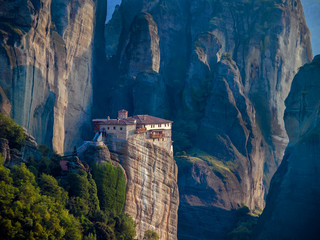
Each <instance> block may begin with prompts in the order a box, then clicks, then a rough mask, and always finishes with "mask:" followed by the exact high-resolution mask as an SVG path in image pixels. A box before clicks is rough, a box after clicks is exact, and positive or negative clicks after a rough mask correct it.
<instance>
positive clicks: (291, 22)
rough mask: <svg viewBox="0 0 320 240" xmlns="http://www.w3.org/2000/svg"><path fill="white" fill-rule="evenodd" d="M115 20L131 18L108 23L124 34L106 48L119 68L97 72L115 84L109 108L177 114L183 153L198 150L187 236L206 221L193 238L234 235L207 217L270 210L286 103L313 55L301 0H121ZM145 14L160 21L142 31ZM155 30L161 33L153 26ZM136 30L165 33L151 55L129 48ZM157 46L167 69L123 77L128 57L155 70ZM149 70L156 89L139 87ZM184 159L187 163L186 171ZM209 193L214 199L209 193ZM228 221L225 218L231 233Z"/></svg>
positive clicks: (184, 226)
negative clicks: (207, 194) (268, 199)
mask: <svg viewBox="0 0 320 240" xmlns="http://www.w3.org/2000/svg"><path fill="white" fill-rule="evenodd" d="M114 16H115V18H118V19H119V18H121V17H120V16H122V18H121V20H122V21H121V24H118V25H116V22H115V21H113V19H111V21H110V22H109V23H108V25H107V26H106V29H116V28H115V26H118V27H119V28H120V30H119V29H118V30H117V32H115V31H113V32H112V34H114V36H115V38H114V39H117V40H116V41H110V39H109V40H108V42H107V44H106V53H105V59H106V69H113V72H114V73H113V74H111V75H110V76H109V77H105V76H106V73H104V74H102V73H100V74H101V76H100V77H99V75H97V78H96V80H97V82H99V88H108V87H110V86H112V88H113V89H114V92H113V93H110V94H106V95H105V96H104V98H103V99H104V100H103V101H108V102H109V103H110V104H109V105H108V106H106V107H105V109H106V110H105V112H108V113H112V114H115V113H116V111H117V110H118V109H119V108H126V109H128V110H129V112H131V113H136V114H140V113H144V112H149V113H151V114H153V115H156V116H160V117H167V116H170V118H171V119H173V120H175V126H174V133H173V139H174V141H175V146H176V151H178V152H182V151H187V155H188V154H189V155H191V156H189V157H187V156H183V157H182V158H181V159H184V160H185V161H186V162H189V163H190V164H187V166H188V167H189V169H188V168H186V169H185V171H182V172H180V175H179V187H180V188H181V191H180V199H181V204H180V210H179V214H180V218H179V232H180V237H182V238H183V239H187V236H186V235H187V234H184V232H187V231H188V229H193V225H194V223H195V222H201V223H203V224H202V227H201V228H198V229H199V231H197V229H195V230H194V231H191V232H190V231H189V234H188V235H189V236H188V237H189V238H190V239H192V238H195V237H198V236H202V239H209V238H213V237H217V239H221V238H224V237H225V234H226V231H224V230H221V231H217V230H215V229H213V227H212V225H211V223H209V221H203V219H210V218H211V219H213V218H215V217H216V218H218V216H219V214H222V215H223V216H228V218H226V219H230V221H229V222H232V219H233V216H232V215H233V213H232V209H234V208H237V207H238V206H240V204H241V203H242V202H243V203H245V204H246V205H248V206H249V207H250V209H252V210H253V209H257V208H260V209H262V208H263V207H264V196H265V192H267V191H268V187H269V183H270V179H271V177H272V175H273V174H274V172H275V170H276V169H277V167H278V166H279V164H280V162H281V160H282V157H283V154H284V150H285V147H286V145H287V143H288V137H287V134H286V131H285V127H284V122H283V114H284V109H285V107H284V100H285V98H286V97H287V95H288V93H289V89H290V87H291V82H292V79H293V76H294V75H295V74H296V72H297V70H298V68H299V67H300V66H301V65H303V64H304V63H306V62H309V61H310V60H311V57H312V51H311V45H310V33H309V30H308V28H307V26H306V23H305V19H304V13H303V9H302V5H301V2H300V1H278V0H274V1H219V0H213V1H208V0H199V1H182V0H181V1H179V0H178V1H173V0H166V1H157V0H153V1H144V0H135V1H122V4H121V6H120V7H119V8H118V9H117V10H116V12H115V14H114ZM139 16H140V17H141V16H145V19H146V18H150V16H151V17H152V19H153V21H146V20H144V23H145V24H146V23H147V22H148V25H149V27H143V25H142V23H139V24H140V27H137V26H136V25H137V18H138V17H139ZM146 16H148V17H146ZM117 23H118V22H117ZM156 27H157V34H156V32H155V31H150V29H156ZM119 32H120V33H119ZM134 35H136V39H138V38H140V39H157V36H156V35H158V37H159V44H158V45H157V44H153V45H151V44H150V40H148V44H146V45H145V46H146V48H147V49H144V51H147V52H148V54H147V55H141V54H138V53H139V49H140V45H139V44H137V48H132V47H130V43H131V42H132V37H133V36H134ZM142 36H144V37H143V38H142ZM137 42H138V41H137ZM139 42H140V43H141V42H142V41H139ZM154 42H157V41H154ZM108 43H109V45H108ZM111 44H112V45H111ZM158 48H159V49H160V58H159V59H160V64H159V66H160V67H159V70H158V71H153V72H152V73H151V74H150V73H149V72H148V71H147V70H146V69H140V70H139V72H135V73H134V77H124V76H132V71H131V70H130V68H123V67H122V66H123V62H126V66H134V65H136V64H138V63H142V62H143V63H144V64H145V65H146V66H149V69H150V70H152V69H153V65H152V64H151V63H152V61H150V59H151V58H150V57H146V56H150V54H149V53H151V54H153V53H157V52H158ZM129 49H131V50H130V51H129V52H130V53H129V52H128V50H129ZM124 56H135V58H134V59H133V58H131V59H130V58H128V57H126V58H124ZM124 59H126V61H123V60H124ZM153 59H157V58H153ZM128 61H129V62H128ZM130 62H131V63H130ZM140 76H143V77H144V81H143V82H144V83H147V85H146V86H148V87H144V86H145V85H138V86H139V87H138V88H137V87H136V86H137V85H136V84H138V83H140V82H141V80H140V79H141V78H140ZM115 91H116V93H115ZM151 94H152V95H151ZM150 95H151V96H152V97H151V96H150ZM159 97H160V98H159ZM164 99H166V100H164ZM100 101H101V98H100ZM97 102H98V101H97ZM138 103H140V105H139V104H138ZM159 106H161V107H159ZM101 107H102V106H101ZM99 114H101V115H102V114H105V113H97V116H99ZM102 116H103V115H102ZM189 158H191V159H193V160H192V161H189V160H188V159H189ZM181 159H180V160H179V161H178V165H179V167H184V165H183V164H184V161H182V160H181ZM199 166H201V167H199ZM190 173H195V174H191V175H190ZM186 182H188V184H186ZM191 183H192V184H191ZM193 186H196V187H193ZM208 189H210V192H211V193H212V195H210V196H214V197H212V198H206V197H205V196H204V195H201V192H202V191H207V190H208ZM205 209H208V211H206V210H205ZM191 211H192V212H194V214H192V215H191V214H188V212H191ZM222 215H221V216H222ZM227 225H228V223H225V225H224V223H222V224H221V226H222V229H227V228H228V226H227ZM180 226H181V227H180ZM204 229H206V230H204Z"/></svg>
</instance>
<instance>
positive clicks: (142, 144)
mask: <svg viewBox="0 0 320 240" xmlns="http://www.w3.org/2000/svg"><path fill="white" fill-rule="evenodd" d="M143 139H144V136H141V135H136V136H135V137H131V138H129V139H128V141H123V140H119V139H114V138H113V139H110V140H109V141H108V147H109V149H110V152H111V154H115V155H116V156H117V157H118V159H119V160H120V163H121V165H122V167H123V168H124V170H125V173H126V177H127V190H126V203H125V210H124V211H125V212H126V213H128V214H130V215H131V216H132V218H133V219H134V220H135V221H136V222H137V228H136V230H137V237H138V238H139V239H143V236H144V232H145V231H147V230H152V231H155V232H156V233H158V235H159V237H160V239H161V240H164V239H168V240H169V239H170V240H171V239H172V240H173V239H177V223H178V221H177V220H178V206H179V191H178V185H177V174H178V168H177V165H176V163H175V161H174V159H173V156H172V153H170V149H165V148H162V147H159V146H156V145H155V144H152V143H149V142H147V141H144V140H143Z"/></svg>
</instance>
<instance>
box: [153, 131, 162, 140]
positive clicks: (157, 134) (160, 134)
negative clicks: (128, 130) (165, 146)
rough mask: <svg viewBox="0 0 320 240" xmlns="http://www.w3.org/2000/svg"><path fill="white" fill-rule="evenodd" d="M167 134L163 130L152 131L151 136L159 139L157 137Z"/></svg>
mask: <svg viewBox="0 0 320 240" xmlns="http://www.w3.org/2000/svg"><path fill="white" fill-rule="evenodd" d="M164 137H165V134H164V133H162V132H150V138H152V139H157V138H164Z"/></svg>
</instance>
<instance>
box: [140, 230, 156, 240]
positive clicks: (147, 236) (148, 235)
mask: <svg viewBox="0 0 320 240" xmlns="http://www.w3.org/2000/svg"><path fill="white" fill-rule="evenodd" d="M143 240H159V236H158V234H157V233H156V232H153V231H151V230H147V231H145V232H144V236H143Z"/></svg>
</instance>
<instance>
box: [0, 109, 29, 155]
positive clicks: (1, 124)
mask: <svg viewBox="0 0 320 240" xmlns="http://www.w3.org/2000/svg"><path fill="white" fill-rule="evenodd" d="M0 138H5V139H7V140H8V141H9V146H10V148H17V149H20V148H21V146H22V144H23V141H24V140H25V134H24V131H23V128H22V127H20V126H19V125H18V124H16V123H15V122H14V121H13V120H12V119H11V118H10V117H8V116H6V115H5V114H4V113H0Z"/></svg>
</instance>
